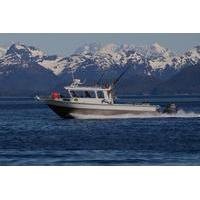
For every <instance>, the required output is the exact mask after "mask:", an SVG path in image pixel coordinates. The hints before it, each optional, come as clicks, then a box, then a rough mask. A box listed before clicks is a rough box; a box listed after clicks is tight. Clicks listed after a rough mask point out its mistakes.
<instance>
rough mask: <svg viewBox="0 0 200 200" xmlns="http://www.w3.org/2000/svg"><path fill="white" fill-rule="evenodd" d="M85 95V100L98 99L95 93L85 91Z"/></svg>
mask: <svg viewBox="0 0 200 200" xmlns="http://www.w3.org/2000/svg"><path fill="white" fill-rule="evenodd" d="M84 93H85V98H96V95H95V92H94V91H84Z"/></svg>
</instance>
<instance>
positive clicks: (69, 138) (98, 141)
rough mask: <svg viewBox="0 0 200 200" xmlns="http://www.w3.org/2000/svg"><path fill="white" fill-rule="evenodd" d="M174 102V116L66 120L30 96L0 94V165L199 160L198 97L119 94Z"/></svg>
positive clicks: (191, 162) (130, 98)
mask: <svg viewBox="0 0 200 200" xmlns="http://www.w3.org/2000/svg"><path fill="white" fill-rule="evenodd" d="M117 101H121V102H122V103H124V102H128V103H133V102H150V103H153V104H158V105H161V106H162V105H165V104H166V103H169V102H176V103H177V105H178V108H179V109H180V110H181V111H180V112H179V114H177V115H176V116H173V117H166V116H161V117H159V118H158V117H156V118H154V117H151V116H148V117H145V116H143V117H140V118H135V117H134V118H117V119H70V120H64V119H61V118H60V117H58V116H57V115H56V114H54V113H53V112H52V111H51V110H50V109H49V108H48V107H47V106H45V105H42V104H41V103H39V102H37V101H35V100H34V99H33V98H0V165H200V97H199V96H189V97H188V96H173V97H172V96H165V97H160V96H150V97H149V96H146V97H144V96H142V97H141V96H122V97H120V98H119V99H117Z"/></svg>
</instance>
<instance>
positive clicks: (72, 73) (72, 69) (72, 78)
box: [71, 69, 74, 81]
mask: <svg viewBox="0 0 200 200" xmlns="http://www.w3.org/2000/svg"><path fill="white" fill-rule="evenodd" d="M71 72H72V80H73V81H74V70H73V69H72V71H71Z"/></svg>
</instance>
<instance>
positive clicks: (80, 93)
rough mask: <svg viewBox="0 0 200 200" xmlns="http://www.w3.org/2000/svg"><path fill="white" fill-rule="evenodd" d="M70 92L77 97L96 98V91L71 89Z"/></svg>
mask: <svg viewBox="0 0 200 200" xmlns="http://www.w3.org/2000/svg"><path fill="white" fill-rule="evenodd" d="M70 93H71V95H72V97H76V98H96V95H95V92H94V91H81V90H71V91H70Z"/></svg>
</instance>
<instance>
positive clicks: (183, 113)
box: [71, 110, 200, 119]
mask: <svg viewBox="0 0 200 200" xmlns="http://www.w3.org/2000/svg"><path fill="white" fill-rule="evenodd" d="M71 116H72V117H74V118H76V119H129V118H197V117H200V113H195V112H186V111H184V110H179V111H178V112H177V113H176V114H163V113H160V114H157V115H153V114H139V115H138V114H137V115H134V114H119V115H107V116H105V115H83V114H71Z"/></svg>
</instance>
